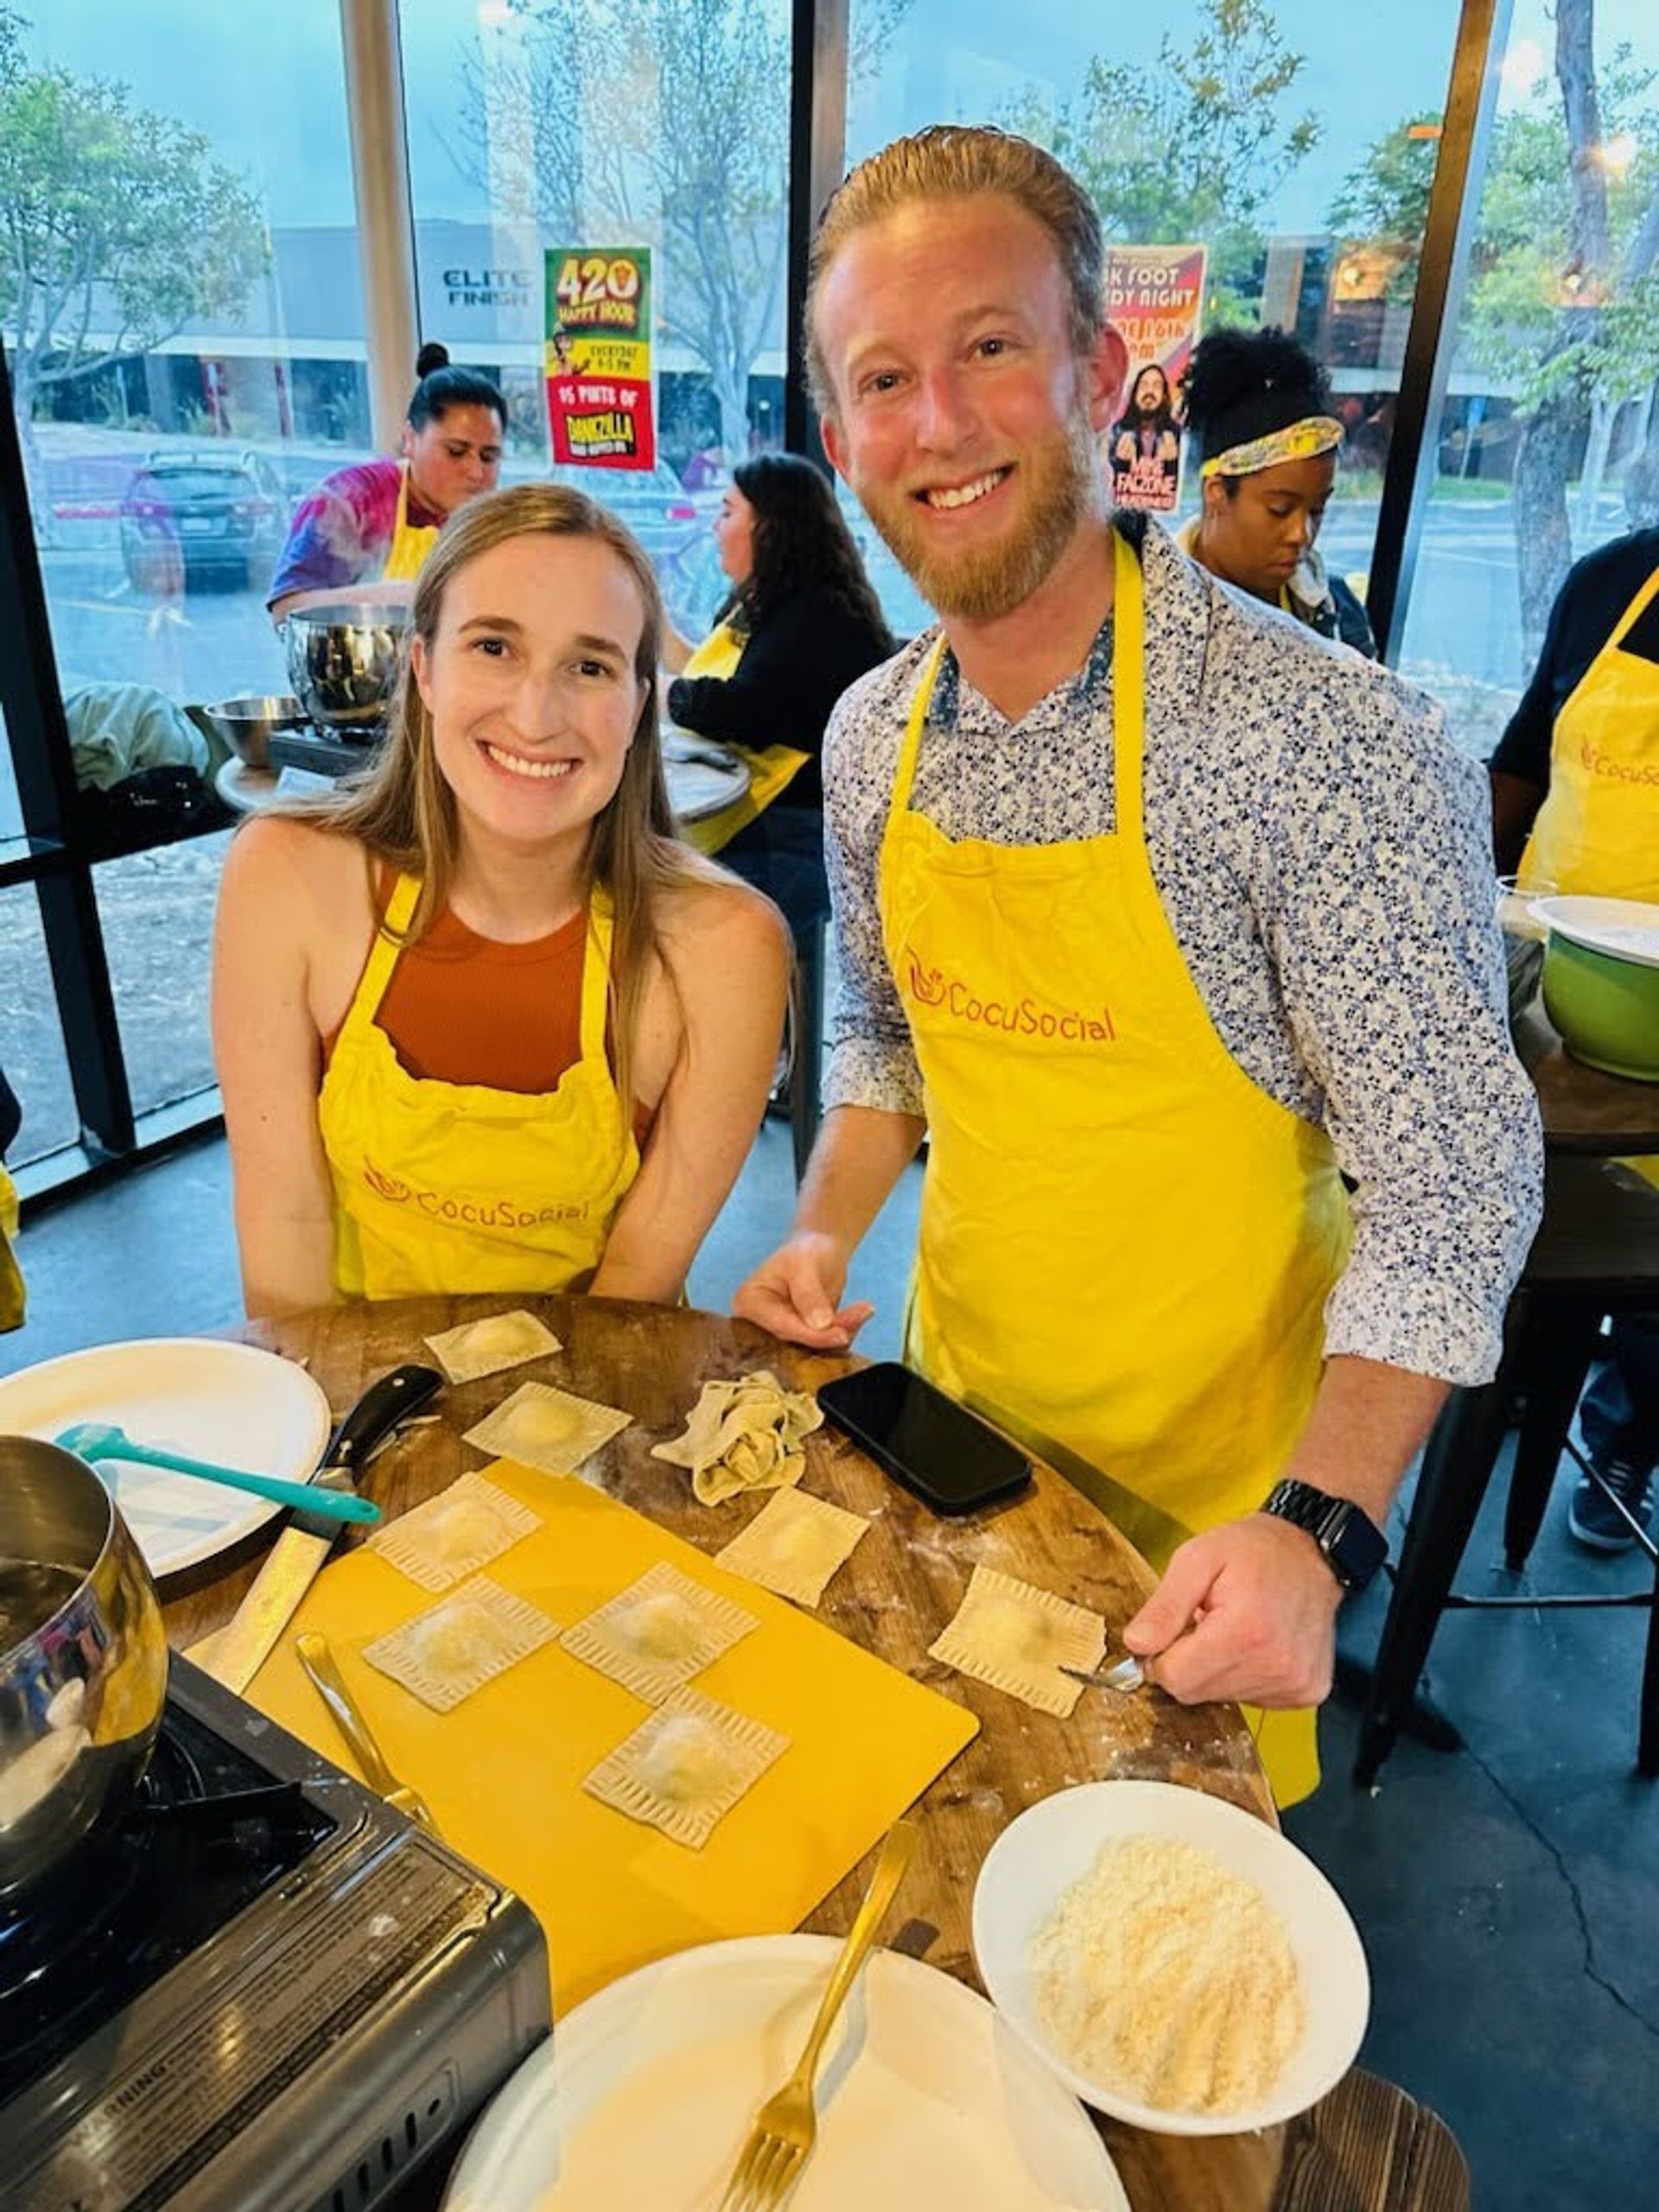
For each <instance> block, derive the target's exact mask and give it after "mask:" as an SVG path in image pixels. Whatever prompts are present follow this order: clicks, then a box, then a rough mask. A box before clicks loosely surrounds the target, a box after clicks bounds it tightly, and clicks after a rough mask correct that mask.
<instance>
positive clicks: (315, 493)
mask: <svg viewBox="0 0 1659 2212" xmlns="http://www.w3.org/2000/svg"><path fill="white" fill-rule="evenodd" d="M403 474H404V464H403V462H402V461H398V460H397V459H395V458H394V457H392V456H391V455H390V454H374V455H373V456H372V457H371V458H370V459H369V460H367V461H348V462H347V463H346V466H345V467H344V468H336V469H333V470H331V471H330V473H329V474H327V476H325V477H323V478H322V479H321V481H320V482H319V483H317V484H315V485H314V486H312V488H311V490H310V491H309V492H308V493H307V494H306V495H305V498H304V499H303V500H302V502H301V505H302V506H306V505H309V504H310V503H311V502H312V501H313V500H332V501H337V502H338V503H339V504H340V505H342V506H347V507H351V508H353V510H362V509H365V508H379V507H383V506H384V505H385V504H386V501H387V499H388V497H390V499H391V502H392V504H393V505H396V503H397V487H398V486H399V484H400V483H401V482H402V480H403Z"/></svg>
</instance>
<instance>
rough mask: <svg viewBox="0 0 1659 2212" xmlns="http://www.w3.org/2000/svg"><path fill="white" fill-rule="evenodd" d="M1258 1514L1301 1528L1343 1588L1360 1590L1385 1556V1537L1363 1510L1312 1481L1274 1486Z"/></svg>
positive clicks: (1287, 1482) (1351, 1501)
mask: <svg viewBox="0 0 1659 2212" xmlns="http://www.w3.org/2000/svg"><path fill="white" fill-rule="evenodd" d="M1262 1511H1263V1512H1264V1513H1271V1514H1272V1515H1273V1516H1274V1518H1275V1519H1277V1520H1280V1521H1288V1522H1291V1524H1292V1525H1293V1527H1295V1528H1298V1529H1306V1532H1307V1534H1308V1535H1310V1536H1312V1537H1313V1541H1314V1542H1315V1543H1316V1544H1317V1545H1318V1546H1319V1549H1320V1551H1321V1552H1322V1553H1323V1554H1324V1556H1325V1565H1326V1566H1327V1567H1329V1568H1330V1570H1331V1572H1332V1574H1334V1575H1335V1576H1336V1578H1337V1580H1338V1582H1339V1583H1341V1585H1342V1586H1343V1588H1344V1590H1363V1588H1364V1587H1365V1586H1366V1584H1367V1583H1368V1582H1370V1580H1371V1577H1372V1576H1373V1575H1374V1574H1375V1573H1376V1570H1377V1568H1378V1567H1381V1566H1382V1564H1383V1560H1385V1559H1386V1558H1387V1557H1388V1555H1389V1544H1388V1539H1387V1537H1386V1536H1384V1535H1383V1531H1382V1530H1381V1529H1379V1528H1378V1527H1377V1525H1376V1522H1374V1521H1373V1520H1372V1519H1371V1517H1370V1515H1369V1514H1368V1513H1366V1512H1365V1510H1363V1507H1361V1506H1358V1505H1356V1504H1355V1503H1354V1502H1353V1500H1352V1498H1351V1497H1332V1495H1331V1493H1330V1492H1329V1491H1323V1490H1316V1489H1315V1488H1314V1486H1313V1484H1312V1483H1303V1482H1295V1481H1291V1480H1287V1481H1284V1482H1281V1483H1275V1484H1274V1487H1273V1489H1272V1490H1271V1491H1269V1492H1268V1497H1267V1499H1266V1501H1265V1503H1263V1505H1262Z"/></svg>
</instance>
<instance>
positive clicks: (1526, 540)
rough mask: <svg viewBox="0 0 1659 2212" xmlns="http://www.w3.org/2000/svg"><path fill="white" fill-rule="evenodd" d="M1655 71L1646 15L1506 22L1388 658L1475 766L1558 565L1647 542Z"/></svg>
mask: <svg viewBox="0 0 1659 2212" xmlns="http://www.w3.org/2000/svg"><path fill="white" fill-rule="evenodd" d="M1558 19H1559V22H1560V29H1561V31H1562V33H1563V43H1564V45H1565V47H1566V49H1567V54H1568V56H1569V61H1568V64H1567V67H1568V72H1569V74H1571V75H1573V79H1574V83H1575V86H1576V87H1577V90H1576V94H1575V98H1574V100H1573V103H1572V108H1573V113H1574V115H1575V116H1577V117H1578V118H1580V119H1581V120H1580V124H1579V126H1578V128H1577V130H1576V131H1575V132H1574V133H1573V134H1571V135H1570V134H1569V129H1568V124H1567V109H1568V103H1567V100H1566V99H1564V97H1563V91H1564V88H1563V84H1562V81H1561V76H1560V64H1558V60H1557V26H1558ZM1574 57H1575V58H1576V67H1575V64H1574V59H1573V58H1574ZM1656 70H1659V16H1656V14H1655V12H1654V10H1652V8H1651V7H1650V6H1649V5H1648V4H1647V0H1598V3H1597V4H1596V5H1595V7H1594V9H1593V11H1592V7H1591V4H1590V0H1554V4H1550V5H1546V0H1516V9H1515V15H1514V19H1513V22H1512V24H1511V28H1510V40H1509V45H1508V48H1507V51H1506V54H1505V57H1504V62H1503V80H1502V89H1501V92H1500V94H1499V99H1498V106H1497V118H1496V122H1495V125H1494V129H1493V132H1492V140H1491V158H1490V161H1489V162H1488V166H1487V171H1486V176H1485V180H1484V187H1483V189H1482V194H1481V200H1480V208H1479V216H1478V224H1477V227H1476V233H1475V243H1474V249H1473V254H1472V258H1471V271H1470V279H1469V285H1468V290H1467V294H1466V296H1465V302H1464V309H1463V315H1462V320H1461V322H1460V324H1459V330H1458V343H1457V352H1456V354H1455V357H1454V365H1453V369H1452V379H1451V388H1450V392H1449V396H1448V398H1447V402H1446V410H1445V414H1444V416H1443V418H1442V421H1441V423H1440V446H1439V473H1438V474H1437V476H1436V479H1435V483H1434V489H1433V496H1432V498H1431V500H1430V504H1429V507H1428V511H1427V517H1426V519H1425V524H1424V530H1423V536H1422V544H1421V550H1420V552H1419V555H1418V561H1417V573H1416V577H1415V580H1414V584H1413V588H1412V595H1411V604H1410V608H1409V611H1408V619H1407V624H1406V633H1405V645H1404V652H1403V654H1402V667H1403V668H1404V670H1405V671H1406V673H1408V675H1410V676H1413V677H1416V678H1417V679H1418V680H1419V681H1420V682H1421V683H1426V684H1427V685H1428V686H1429V688H1430V689H1431V690H1433V691H1435V692H1436V693H1438V694H1439V696H1440V697H1441V699H1442V700H1443V701H1444V702H1445V703H1446V708H1447V711H1448V714H1449V715H1450V718H1451V721H1452V729H1453V732H1454V734H1455V735H1456V737H1457V739H1458V741H1459V743H1460V744H1461V745H1463V746H1464V747H1465V748H1466V749H1467V750H1468V751H1469V752H1471V753H1474V754H1476V755H1477V756H1478V757H1480V758H1483V759H1484V757H1485V756H1486V755H1487V754H1488V753H1490V752H1491V749H1492V747H1493V745H1494V744H1495V743H1496V741H1497V738H1498V736H1499V735H1500V734H1501V733H1502V731H1503V725H1504V723H1505V721H1507V720H1508V718H1509V715H1510V711H1511V710H1512V709H1513V708H1514V706H1515V704H1516V700H1517V699H1518V698H1519V696H1520V693H1521V690H1522V686H1523V684H1524V683H1525V682H1526V680H1527V677H1529V674H1530V673H1531V671H1532V668H1533V665H1534V664H1535V661H1536V659H1537V657H1538V651H1539V647H1540V645H1541V643H1542V639H1543V632H1544V625H1545V622H1546V621H1547V620H1548V613H1549V607H1550V603H1551V601H1552V600H1553V599H1554V595H1555V593H1556V591H1557V590H1558V589H1559V588H1560V583H1561V581H1562V579H1563V577H1564V576H1565V575H1566V574H1567V569H1568V568H1569V566H1570V565H1571V563H1573V561H1574V560H1575V559H1577V558H1578V557H1579V556H1580V555H1582V554H1585V553H1587V552H1589V551H1591V550H1592V549H1593V548H1594V547H1595V546H1598V545H1600V544H1602V543H1605V542H1606V540H1608V539H1609V538H1611V537H1618V536H1619V535H1621V534H1622V533H1623V532H1624V531H1627V530H1630V529H1636V528H1649V527H1651V526H1652V525H1653V524H1655V523H1659V405H1656V377H1659V346H1656V342H1655V331H1656V328H1659V93H1656V88H1655V78H1654V73H1655V72H1656ZM1592 95H1593V96H1592ZM1598 114H1599V130H1596V131H1595V132H1593V134H1592V132H1591V131H1590V130H1589V128H1588V126H1587V124H1585V123H1584V122H1583V121H1582V118H1586V117H1593V116H1596V115H1598Z"/></svg>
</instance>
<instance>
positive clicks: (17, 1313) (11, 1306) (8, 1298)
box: [0, 1167, 25, 1330]
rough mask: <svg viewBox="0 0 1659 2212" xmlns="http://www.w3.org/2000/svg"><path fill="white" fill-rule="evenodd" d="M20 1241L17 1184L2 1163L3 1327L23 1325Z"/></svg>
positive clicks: (0, 1267) (0, 1298)
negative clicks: (16, 1246)
mask: <svg viewBox="0 0 1659 2212" xmlns="http://www.w3.org/2000/svg"><path fill="white" fill-rule="evenodd" d="M16 1241H17V1185H16V1184H15V1183H14V1182H13V1181H12V1179H11V1178H10V1175H8V1174H7V1173H6V1171H5V1169H4V1168H3V1167H0V1330H6V1329H21V1328H22V1325H23V1308H24V1304H25V1300H24V1296H23V1271H22V1268H20V1267H19V1266H18V1264H17V1255H16V1252H15V1251H14V1250H13V1249H12V1248H13V1246H14V1245H15V1244H16Z"/></svg>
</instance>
